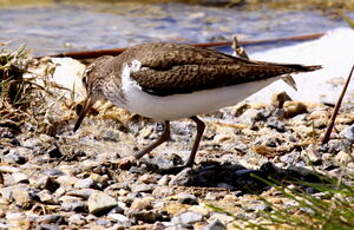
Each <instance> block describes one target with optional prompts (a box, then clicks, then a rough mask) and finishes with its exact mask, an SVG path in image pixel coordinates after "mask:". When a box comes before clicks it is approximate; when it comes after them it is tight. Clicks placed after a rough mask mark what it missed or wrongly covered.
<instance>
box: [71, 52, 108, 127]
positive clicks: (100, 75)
mask: <svg viewBox="0 0 354 230" xmlns="http://www.w3.org/2000/svg"><path fill="white" fill-rule="evenodd" d="M112 59H113V57H112V56H102V57H100V58H98V59H96V60H95V61H94V62H93V63H92V64H90V65H89V66H88V67H87V68H86V70H85V72H84V75H83V77H82V84H83V85H84V87H85V89H86V93H87V96H86V99H85V101H84V103H83V107H82V109H81V111H80V114H79V118H78V119H77V121H76V124H75V126H74V132H75V131H76V130H77V129H78V128H79V127H80V125H81V122H82V121H83V120H84V118H85V115H86V114H87V112H88V111H89V110H90V108H91V107H92V105H93V104H94V103H95V102H96V101H97V100H99V99H101V98H102V97H103V93H102V86H103V85H104V83H105V81H107V75H110V74H111V73H112V66H111V60H112Z"/></svg>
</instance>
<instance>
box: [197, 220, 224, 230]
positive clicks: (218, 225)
mask: <svg viewBox="0 0 354 230" xmlns="http://www.w3.org/2000/svg"><path fill="white" fill-rule="evenodd" d="M202 230H226V226H225V225H224V224H223V223H222V222H221V221H220V220H214V221H213V222H211V223H210V224H208V225H207V226H205V227H203V228H202Z"/></svg>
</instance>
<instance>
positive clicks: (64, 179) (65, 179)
mask: <svg viewBox="0 0 354 230" xmlns="http://www.w3.org/2000/svg"><path fill="white" fill-rule="evenodd" d="M55 181H56V182H58V183H59V184H60V185H61V186H73V185H74V184H76V183H77V182H78V181H79V179H78V178H76V177H73V176H68V175H65V176H60V177H58V178H57V179H56V180H55Z"/></svg>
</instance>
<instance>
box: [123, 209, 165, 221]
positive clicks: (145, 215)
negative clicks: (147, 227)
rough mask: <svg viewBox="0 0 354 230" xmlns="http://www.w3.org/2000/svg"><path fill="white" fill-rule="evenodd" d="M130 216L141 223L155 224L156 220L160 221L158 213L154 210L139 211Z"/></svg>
mask: <svg viewBox="0 0 354 230" xmlns="http://www.w3.org/2000/svg"><path fill="white" fill-rule="evenodd" d="M130 216H131V217H132V218H134V219H135V220H136V221H143V222H145V223H155V222H156V221H157V220H159V219H161V215H160V213H158V212H157V211H156V210H148V211H147V210H141V211H138V212H132V213H131V214H130Z"/></svg>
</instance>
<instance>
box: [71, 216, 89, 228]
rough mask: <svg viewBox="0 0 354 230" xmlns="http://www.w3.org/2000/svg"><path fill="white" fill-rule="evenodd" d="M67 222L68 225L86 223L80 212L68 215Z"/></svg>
mask: <svg viewBox="0 0 354 230" xmlns="http://www.w3.org/2000/svg"><path fill="white" fill-rule="evenodd" d="M68 223H69V225H73V224H74V225H79V226H82V225H84V224H86V219H85V217H84V216H83V215H81V214H73V215H70V216H69V218H68Z"/></svg>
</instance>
